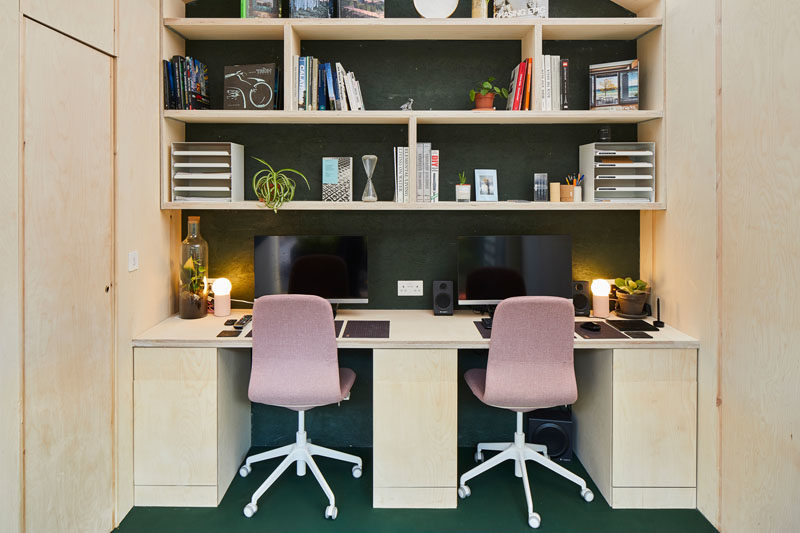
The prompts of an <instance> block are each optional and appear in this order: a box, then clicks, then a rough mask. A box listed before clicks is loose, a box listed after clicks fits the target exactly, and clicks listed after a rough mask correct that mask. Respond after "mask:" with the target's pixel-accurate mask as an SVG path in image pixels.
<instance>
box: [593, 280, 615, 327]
mask: <svg viewBox="0 0 800 533" xmlns="http://www.w3.org/2000/svg"><path fill="white" fill-rule="evenodd" d="M610 293H611V284H610V283H608V282H607V281H606V280H604V279H596V280H594V281H592V311H593V314H594V316H595V317H597V318H606V317H607V316H608V315H609V311H608V295H609V294H610Z"/></svg>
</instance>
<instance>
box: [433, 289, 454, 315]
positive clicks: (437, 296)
mask: <svg viewBox="0 0 800 533" xmlns="http://www.w3.org/2000/svg"><path fill="white" fill-rule="evenodd" d="M433 314H434V315H452V314H453V282H452V281H434V282H433Z"/></svg>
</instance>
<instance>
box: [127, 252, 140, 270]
mask: <svg viewBox="0 0 800 533" xmlns="http://www.w3.org/2000/svg"><path fill="white" fill-rule="evenodd" d="M134 270H139V252H138V251H136V250H134V251H132V252H128V272H133V271H134Z"/></svg>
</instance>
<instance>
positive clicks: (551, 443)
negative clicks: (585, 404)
mask: <svg viewBox="0 0 800 533" xmlns="http://www.w3.org/2000/svg"><path fill="white" fill-rule="evenodd" d="M573 438H574V435H573V425H572V411H570V409H569V408H567V407H556V408H553V409H537V410H536V411H532V412H531V414H530V417H529V418H528V434H527V441H528V442H532V443H534V444H544V445H545V446H547V455H549V456H550V458H551V459H558V460H559V461H571V460H572V442H573Z"/></svg>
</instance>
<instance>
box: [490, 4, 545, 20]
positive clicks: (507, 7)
mask: <svg viewBox="0 0 800 533" xmlns="http://www.w3.org/2000/svg"><path fill="white" fill-rule="evenodd" d="M548 11H549V0H494V18H511V17H529V18H530V17H534V18H547V16H548Z"/></svg>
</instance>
